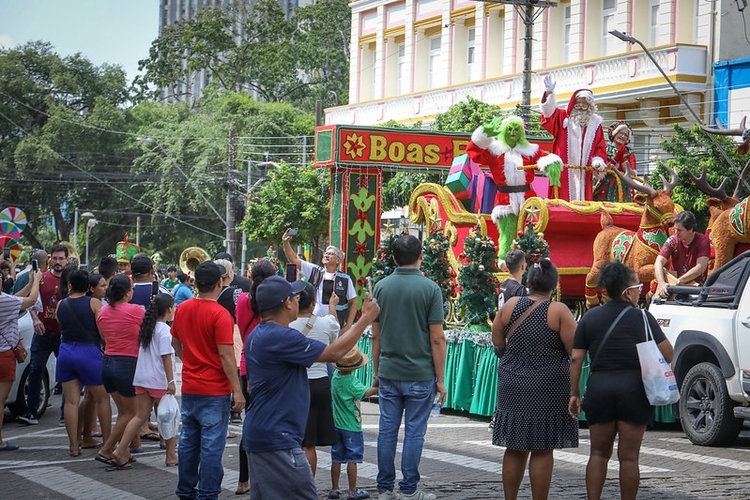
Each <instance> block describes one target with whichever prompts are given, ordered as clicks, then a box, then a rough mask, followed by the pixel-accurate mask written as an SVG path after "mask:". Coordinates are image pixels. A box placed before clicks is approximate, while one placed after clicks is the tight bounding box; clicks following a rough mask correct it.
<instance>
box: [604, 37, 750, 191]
mask: <svg viewBox="0 0 750 500" xmlns="http://www.w3.org/2000/svg"><path fill="white" fill-rule="evenodd" d="M609 34H610V35H612V36H614V37H615V38H617V39H618V40H621V41H623V42H628V43H632V44H635V45H639V46H640V47H641V48H642V49H643V53H644V54H646V56H648V58H649V59H651V62H652V63H654V66H656V69H658V70H659V73H661V76H663V77H664V79H665V80H666V81H667V83H668V84H669V86H670V87H672V90H673V91H674V93H675V94H677V97H679V98H680V101H682V104H683V105H684V106H685V107H686V108H687V110H688V112H689V113H690V115H691V116H692V117H693V118H694V119H695V121H696V122H698V125H703V120H701V119H700V117H699V116H698V114H697V113H696V112H695V111H694V110H693V108H692V107H691V106H690V104H689V103H688V102H687V99H685V96H683V95H682V93H681V92H680V91H679V90H677V87H675V85H674V83H672V80H670V79H669V76H667V74H666V73H665V72H664V70H663V69H662V67H661V66H659V63H658V62H656V59H654V56H652V55H651V52H649V51H648V49H647V48H646V46H645V45H643V42H641V41H640V40H638V39H637V38H635V37H634V36H630V35H628V34H626V33H623V32H622V31H617V30H612V31H610V32H609ZM706 136H708V138H709V140H710V141H711V142H712V143H713V145H714V146H716V149H718V150H719V152H720V153H721V156H722V157H723V158H724V160H725V161H726V162H727V163H728V164H729V166H730V167H732V170H734V171H735V173H736V174H737V175H739V176H740V179H742V176H741V174H740V171H739V170H738V169H737V167H736V166H735V164H734V162H733V161H732V159H731V158H729V155H727V152H726V151H724V148H723V147H722V146H721V145H720V144H719V143H718V142H717V141H716V139H715V138H714V136H713V135H711V134H708V133H706ZM743 182H744V183H745V187H747V188H748V189H750V186H749V185H748V184H747V181H744V180H743Z"/></svg>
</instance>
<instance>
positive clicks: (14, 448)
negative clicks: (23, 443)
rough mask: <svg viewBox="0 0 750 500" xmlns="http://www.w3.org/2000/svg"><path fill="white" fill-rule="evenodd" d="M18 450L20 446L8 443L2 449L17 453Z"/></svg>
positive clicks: (0, 449)
mask: <svg viewBox="0 0 750 500" xmlns="http://www.w3.org/2000/svg"><path fill="white" fill-rule="evenodd" d="M17 449H18V446H16V445H14V444H13V443H9V442H8V441H6V442H5V446H3V447H2V448H0V451H16V450H17Z"/></svg>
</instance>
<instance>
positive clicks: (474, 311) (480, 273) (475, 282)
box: [458, 227, 499, 329]
mask: <svg viewBox="0 0 750 500" xmlns="http://www.w3.org/2000/svg"><path fill="white" fill-rule="evenodd" d="M459 257H460V258H461V260H462V262H463V266H462V268H461V274H460V275H459V276H458V288H459V291H460V292H461V295H460V296H459V298H458V307H459V309H463V310H464V320H465V322H466V324H467V326H468V325H482V326H483V327H484V326H486V327H487V329H489V325H487V314H488V313H489V312H490V311H493V310H494V309H495V308H496V306H497V290H498V286H499V283H498V281H497V278H495V273H496V272H498V271H499V270H498V267H497V263H496V260H497V249H496V248H495V243H494V242H493V241H492V240H491V239H490V238H489V237H487V236H482V235H481V233H480V229H479V228H478V227H475V228H474V229H473V230H472V231H471V232H469V236H467V237H466V239H465V240H464V250H463V252H462V253H461V254H460V255H459Z"/></svg>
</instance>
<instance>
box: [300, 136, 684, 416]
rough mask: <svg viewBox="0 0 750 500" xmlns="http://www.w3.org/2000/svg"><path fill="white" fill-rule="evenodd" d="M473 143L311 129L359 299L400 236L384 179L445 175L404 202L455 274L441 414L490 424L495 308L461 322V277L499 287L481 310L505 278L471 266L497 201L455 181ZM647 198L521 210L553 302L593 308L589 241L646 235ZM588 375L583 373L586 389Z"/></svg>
mask: <svg viewBox="0 0 750 500" xmlns="http://www.w3.org/2000/svg"><path fill="white" fill-rule="evenodd" d="M470 138H471V136H470V134H450V133H440V132H430V131H422V130H411V129H386V128H366V127H353V126H341V125H331V126H324V127H319V128H318V129H317V131H316V152H315V164H316V166H317V167H320V168H327V169H329V170H330V175H331V218H330V220H331V222H330V227H329V235H330V242H331V244H332V245H336V246H339V247H340V248H341V249H342V250H343V251H344V253H345V255H346V260H345V263H344V271H345V272H346V273H347V274H349V275H350V276H352V278H353V280H354V282H355V283H356V285H357V287H358V293H359V294H360V297H362V296H363V295H364V288H365V278H366V277H367V276H370V275H371V274H377V273H381V274H383V273H385V269H386V268H387V267H388V263H387V258H388V255H387V253H388V252H387V247H388V242H389V241H390V240H391V239H392V238H394V237H397V232H398V230H397V229H396V230H394V229H392V228H390V229H389V228H386V229H383V228H381V224H380V214H381V197H382V191H381V190H382V179H383V171H388V170H401V171H411V172H442V173H443V174H444V177H445V179H446V182H445V183H444V184H434V183H425V184H421V185H419V186H417V187H416V189H414V191H413V192H412V194H411V198H410V201H409V217H410V220H411V222H412V223H413V224H421V225H423V226H424V231H423V233H424V234H426V235H427V237H426V239H425V243H424V245H425V247H424V248H430V246H432V247H433V248H438V247H440V248H444V249H445V258H446V260H447V261H448V262H449V264H450V268H451V270H452V271H451V273H452V277H453V280H450V281H451V283H450V285H445V286H443V287H441V288H444V289H445V288H446V287H447V286H452V287H453V288H452V291H453V293H451V294H446V299H447V300H446V325H445V326H446V338H447V341H448V343H447V359H446V370H445V385H446V388H447V390H448V395H447V400H446V403H445V407H446V408H451V409H455V410H461V411H468V412H470V413H473V414H477V415H483V416H490V415H492V413H493V411H494V408H495V397H496V391H497V364H498V358H497V357H496V356H495V355H494V352H493V349H492V345H491V341H490V334H489V322H488V321H489V316H488V315H489V313H490V312H491V309H492V308H491V307H487V308H486V309H488V310H487V311H486V313H482V314H479V315H476V314H475V315H473V317H472V318H471V319H470V320H469V321H467V319H466V316H467V315H466V314H465V309H466V307H465V305H464V306H463V307H462V301H461V289H462V288H463V287H462V286H461V285H460V283H461V275H462V273H465V272H467V271H468V270H469V269H471V270H472V272H473V273H476V272H478V271H481V273H484V274H483V276H484V275H486V274H487V273H490V274H491V275H492V276H493V278H492V279H494V280H496V281H492V279H487V280H484V278H481V280H484V281H486V283H489V284H493V283H494V286H492V287H491V288H492V290H491V293H489V294H487V295H488V297H484V299H483V300H484V303H485V304H487V303H489V304H492V303H493V302H494V301H495V300H496V294H497V288H496V283H498V282H501V281H502V280H504V279H505V278H506V277H507V274H505V273H503V272H501V271H500V270H499V269H495V268H494V267H491V266H489V265H484V264H478V263H477V262H473V260H474V259H476V258H477V256H478V255H480V254H482V249H483V248H484V249H488V250H489V253H490V254H491V255H492V256H493V261H496V259H495V258H494V257H495V256H496V252H497V248H496V245H497V241H498V236H499V235H498V226H497V225H496V224H495V223H494V222H493V221H492V218H491V215H490V213H491V211H492V205H493V202H494V192H493V187H492V178H491V176H489V175H488V173H487V172H486V171H485V169H483V168H482V166H481V165H473V166H470V169H471V170H470V173H471V177H470V178H468V179H467V178H464V179H457V177H460V176H457V175H452V174H455V173H456V171H458V170H461V169H462V168H464V167H465V164H466V162H467V160H466V159H465V158H462V155H465V148H466V146H467V144H468V143H469V141H470ZM529 140H530V141H531V142H533V143H535V144H538V145H539V146H540V147H541V148H544V149H549V147H550V144H551V143H550V142H548V141H545V140H534V139H532V138H530V139H529ZM461 164H463V167H462V166H460V165H461ZM457 165H459V166H457ZM464 170H465V168H464ZM464 177H468V175H465V176H464ZM533 182H534V187H535V191H537V192H538V193H546V192H547V186H548V184H547V182H548V180H547V178H546V177H542V176H538V177H535V178H534V181H533ZM626 182H635V181H633V180H632V179H630V180H629V181H626ZM652 191H653V190H652ZM653 194H654V193H652V194H651V198H653ZM644 195H646V196H644V199H643V200H641V201H642V203H643V205H641V204H638V203H614V202H593V201H571V202H568V201H564V200H559V199H547V198H542V197H532V198H529V199H527V200H526V201H525V202H524V203H523V205H522V207H521V209H520V211H519V214H518V219H517V224H516V226H515V228H514V229H515V231H517V232H516V234H515V235H514V236H516V240H520V239H522V237H524V235H526V234H527V233H529V232H531V233H534V234H535V235H536V237H535V238H532V239H533V240H534V241H535V242H538V244H539V245H545V246H546V247H547V248H548V251H549V258H550V259H551V260H552V261H553V262H554V263H555V264H556V266H557V267H558V270H559V272H560V282H559V289H558V293H557V300H561V301H563V302H565V303H566V304H568V305H569V306H570V307H571V309H572V310H573V311H574V313H575V314H578V315H580V314H582V313H583V311H584V308H585V302H586V300H587V298H588V299H589V301H591V300H592V291H591V287H589V288H588V289H587V275H588V274H589V273H590V272H591V270H592V263H593V262H594V261H595V260H596V259H595V248H594V241H595V239H596V237H597V235H598V234H599V233H600V232H601V231H602V227H603V225H604V224H610V225H614V226H616V227H619V228H621V229H622V230H623V231H626V232H628V233H630V234H631V235H636V236H637V235H638V234H641V235H642V233H643V229H644V228H643V227H642V226H644V224H646V225H648V224H649V222H648V219H647V216H649V214H652V213H653V212H654V210H655V207H654V205H653V203H652V204H649V201H648V196H647V193H644ZM659 209H663V207H659ZM677 209H679V207H678V208H677ZM674 210H675V207H674V205H673V204H672V205H671V206H669V207H668V211H669V216H668V217H661V218H660V219H659V220H660V222H661V223H664V224H666V221H667V220H668V219H671V217H672V216H673V215H674ZM664 228H666V225H665V226H664ZM646 229H650V228H646ZM431 235H432V236H431ZM435 236H438V238H436V237H435ZM664 237H666V236H664ZM438 240H440V241H438ZM642 240H643V238H640V239H639V238H638V237H631V238H630V240H629V241H627V239H626V241H624V242H621V243H620V246H621V248H615V249H614V250H613V249H612V248H607V249H606V252H607V254H608V255H610V253H611V252H612V251H619V252H627V251H628V250H629V249H630V247H636V246H638V245H641V244H642ZM514 243H516V242H514ZM467 245H470V246H471V247H472V248H468V247H467ZM487 247H489V248H487ZM533 250H534V249H532V251H531V253H532V254H533V253H534V251H533ZM599 251H603V250H602V249H599ZM472 256H473V258H471V257H472ZM467 257H468V258H467ZM655 257H656V255H655V254H654V255H653V258H654V259H655ZM488 268H489V269H488ZM484 281H483V282H484ZM464 283H465V281H464ZM457 285H458V286H457ZM464 286H465V285H464ZM587 290H588V291H587ZM593 293H595V292H593ZM644 293H645V292H644ZM450 295H454V296H450ZM587 295H588V297H587ZM359 347H360V349H361V350H362V351H363V352H365V353H367V354H369V353H370V352H371V346H370V339H369V338H368V337H366V336H365V337H363V339H362V340H361V341H360V345H359ZM371 370H372V368H371V365H368V367H366V368H365V369H362V370H359V371H358V372H357V373H358V376H359V377H360V378H361V379H362V381H363V382H364V383H366V384H369V383H370V381H371V378H372V372H371ZM586 373H587V372H586V370H584V377H582V383H584V384H585V381H586ZM659 410H660V411H657V420H659V421H668V422H671V421H673V419H672V416H671V412H670V410H669V409H668V408H663V409H661V408H660V409H659Z"/></svg>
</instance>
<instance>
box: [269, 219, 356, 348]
mask: <svg viewBox="0 0 750 500" xmlns="http://www.w3.org/2000/svg"><path fill="white" fill-rule="evenodd" d="M296 234H297V233H296V230H295V229H287V230H286V232H284V236H282V238H281V241H282V242H283V243H284V255H285V256H286V259H287V261H288V262H289V264H294V265H295V266H296V267H297V269H298V270H299V274H300V276H301V277H302V276H304V277H305V278H307V281H308V282H309V283H312V285H313V286H314V287H315V291H316V295H315V302H316V305H315V310H314V311H313V314H315V315H316V316H321V317H322V316H325V315H327V314H328V304H329V302H330V299H331V295H332V294H334V293H335V294H336V295H337V296H338V298H339V304H338V305H337V306H336V313H337V319H338V321H339V324H340V325H341V332H342V333H343V332H345V331H346V330H347V329H348V328H349V327H351V326H352V324H353V323H354V318H355V316H356V315H357V292H356V290H355V289H354V280H352V278H351V277H350V276H349V275H348V274H346V273H344V272H341V271H339V266H340V265H341V263H342V262H343V261H344V252H342V251H341V250H340V249H338V248H336V247H335V246H333V245H329V246H328V247H327V248H326V250H325V253H324V254H323V259H321V264H322V266H316V265H315V264H311V263H309V262H306V261H304V260H302V259H301V258H300V257H299V256H298V255H297V254H296V253H295V251H294V249H293V248H292V244H291V239H292V237H293V236H294V235H296Z"/></svg>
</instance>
